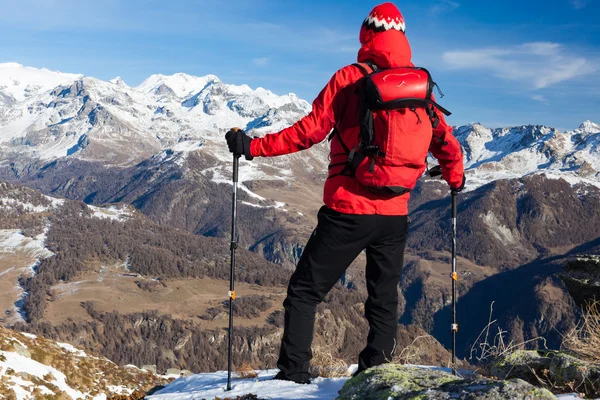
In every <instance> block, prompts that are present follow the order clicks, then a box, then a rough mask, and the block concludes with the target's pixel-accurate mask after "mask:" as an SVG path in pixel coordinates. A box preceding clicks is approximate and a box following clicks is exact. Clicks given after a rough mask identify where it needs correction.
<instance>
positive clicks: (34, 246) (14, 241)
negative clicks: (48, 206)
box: [0, 229, 54, 260]
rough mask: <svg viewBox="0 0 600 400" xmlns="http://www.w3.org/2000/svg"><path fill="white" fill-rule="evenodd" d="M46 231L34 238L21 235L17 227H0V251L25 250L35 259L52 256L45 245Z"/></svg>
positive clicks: (13, 251)
mask: <svg viewBox="0 0 600 400" xmlns="http://www.w3.org/2000/svg"><path fill="white" fill-rule="evenodd" d="M46 233H47V232H46V231H45V232H44V233H41V234H39V235H37V236H35V237H34V238H30V237H27V236H23V234H22V233H21V231H20V230H19V229H0V253H15V252H17V251H22V252H25V253H26V254H27V255H28V256H30V257H32V258H35V259H38V260H39V259H42V258H47V257H50V256H53V255H54V253H52V252H51V251H50V250H48V249H47V248H46V247H45V244H44V243H45V240H46Z"/></svg>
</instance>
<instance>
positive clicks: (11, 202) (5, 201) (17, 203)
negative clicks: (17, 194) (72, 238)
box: [0, 196, 64, 213]
mask: <svg viewBox="0 0 600 400" xmlns="http://www.w3.org/2000/svg"><path fill="white" fill-rule="evenodd" d="M44 197H45V198H46V199H48V200H50V201H51V204H50V206H36V205H33V204H31V203H27V202H23V201H21V200H18V199H13V198H8V197H2V198H0V204H2V205H0V208H4V209H15V208H17V207H22V208H23V209H24V210H25V211H28V212H32V213H43V212H47V211H50V210H51V209H53V208H57V207H59V206H61V205H63V204H64V200H62V199H56V198H53V197H49V196H44Z"/></svg>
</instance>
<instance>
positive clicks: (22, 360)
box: [0, 351, 85, 399]
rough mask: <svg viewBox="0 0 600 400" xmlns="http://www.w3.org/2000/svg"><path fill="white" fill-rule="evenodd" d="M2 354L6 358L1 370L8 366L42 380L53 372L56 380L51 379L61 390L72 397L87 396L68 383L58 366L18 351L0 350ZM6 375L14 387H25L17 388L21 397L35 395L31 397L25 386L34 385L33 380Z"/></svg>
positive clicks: (0, 365)
mask: <svg viewBox="0 0 600 400" xmlns="http://www.w3.org/2000/svg"><path fill="white" fill-rule="evenodd" d="M0 354H2V355H3V356H4V357H3V358H2V359H4V360H5V361H0V370H2V371H6V370H7V369H8V368H11V369H12V370H13V371H15V373H19V372H24V373H27V374H29V375H33V376H35V377H37V378H39V379H41V380H44V376H47V375H48V374H52V376H53V377H54V380H53V381H51V383H52V384H53V385H55V386H57V387H58V388H59V389H60V390H62V391H63V392H65V393H66V394H68V395H69V396H71V398H73V399H82V398H84V397H85V395H84V394H83V393H81V392H80V391H78V390H75V389H73V388H71V387H70V386H69V385H67V382H66V379H67V377H66V375H65V374H63V373H62V372H60V371H59V370H57V369H56V368H53V367H50V366H47V365H44V364H41V363H39V362H37V361H34V360H32V359H31V358H27V357H24V356H22V355H20V354H17V353H13V352H7V351H0ZM5 377H8V381H9V382H10V381H12V385H11V386H12V387H13V388H20V389H23V390H22V391H21V390H19V389H17V390H19V393H21V394H22V395H23V397H20V398H21V399H33V397H31V393H29V391H28V390H25V388H27V387H29V386H31V385H32V383H31V382H26V381H23V380H20V379H15V377H13V376H10V375H5Z"/></svg>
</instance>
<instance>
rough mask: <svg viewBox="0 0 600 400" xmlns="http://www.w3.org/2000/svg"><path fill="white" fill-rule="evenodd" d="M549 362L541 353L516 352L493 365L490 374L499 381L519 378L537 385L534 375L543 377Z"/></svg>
mask: <svg viewBox="0 0 600 400" xmlns="http://www.w3.org/2000/svg"><path fill="white" fill-rule="evenodd" d="M551 362H552V358H551V357H549V356H548V355H547V354H545V353H543V352H540V351H525V350H518V351H515V352H514V353H512V354H510V355H509V356H507V357H505V358H502V359H500V360H499V361H497V362H496V363H494V365H492V367H491V371H490V372H491V373H492V375H493V376H495V377H498V378H499V379H510V378H519V379H523V380H525V381H527V382H535V383H538V384H539V381H538V379H537V377H536V375H538V376H543V371H544V370H549V369H550V364H551Z"/></svg>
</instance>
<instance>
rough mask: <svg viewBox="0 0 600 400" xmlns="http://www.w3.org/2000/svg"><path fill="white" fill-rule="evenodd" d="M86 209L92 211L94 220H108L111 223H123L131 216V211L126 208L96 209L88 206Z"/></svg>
mask: <svg viewBox="0 0 600 400" xmlns="http://www.w3.org/2000/svg"><path fill="white" fill-rule="evenodd" d="M88 208H89V209H90V210H92V211H93V215H92V216H93V217H94V218H101V219H110V220H113V221H119V222H123V221H125V220H127V219H128V218H129V217H131V216H133V213H132V211H131V210H128V209H127V207H126V206H122V207H121V208H118V207H117V206H110V207H96V206H90V205H88Z"/></svg>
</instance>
